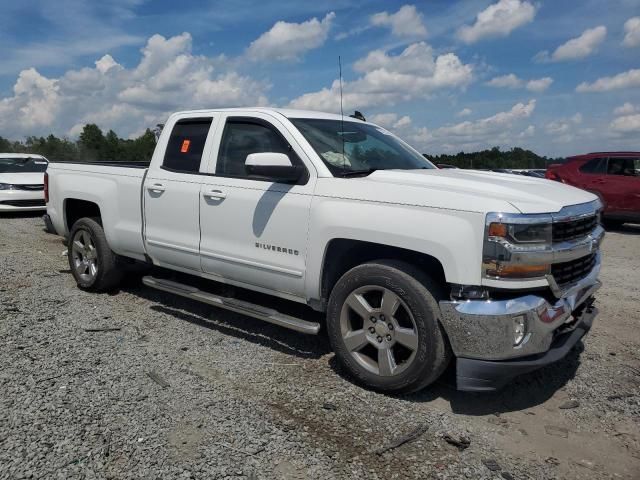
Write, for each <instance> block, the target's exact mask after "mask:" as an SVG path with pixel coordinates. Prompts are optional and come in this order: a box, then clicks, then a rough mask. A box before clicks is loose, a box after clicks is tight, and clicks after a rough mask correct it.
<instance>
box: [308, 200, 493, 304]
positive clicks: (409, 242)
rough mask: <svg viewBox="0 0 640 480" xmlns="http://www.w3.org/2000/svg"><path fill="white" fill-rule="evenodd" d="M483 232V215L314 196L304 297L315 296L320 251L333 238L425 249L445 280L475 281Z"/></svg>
mask: <svg viewBox="0 0 640 480" xmlns="http://www.w3.org/2000/svg"><path fill="white" fill-rule="evenodd" d="M483 232H484V216H483V215H482V214H480V213H474V212H464V211H458V210H444V209H436V208H426V207H418V206H409V205H397V204H389V203H376V202H366V201H354V200H348V199H341V198H327V197H315V198H314V200H313V202H312V207H311V222H310V229H309V253H308V260H307V276H306V284H305V290H306V294H307V298H309V299H319V298H320V297H321V278H322V267H323V263H324V262H325V258H324V257H325V252H326V248H327V245H328V244H329V242H330V241H331V240H333V239H335V238H344V239H351V240H359V241H366V242H373V243H377V244H381V245H386V246H390V247H398V248H403V249H406V250H411V251H415V252H419V253H423V254H427V255H430V256H432V257H434V258H436V259H437V260H438V261H439V262H440V263H441V264H442V267H443V270H444V274H445V278H446V280H447V282H450V283H459V284H465V285H480V280H481V260H482V236H483ZM326 261H327V262H330V261H331V259H330V258H327V259H326Z"/></svg>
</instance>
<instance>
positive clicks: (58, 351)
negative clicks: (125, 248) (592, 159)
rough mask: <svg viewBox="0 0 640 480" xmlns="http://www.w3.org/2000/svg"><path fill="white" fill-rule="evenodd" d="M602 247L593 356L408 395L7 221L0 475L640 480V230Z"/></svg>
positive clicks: (322, 351) (1, 296) (271, 330)
mask: <svg viewBox="0 0 640 480" xmlns="http://www.w3.org/2000/svg"><path fill="white" fill-rule="evenodd" d="M603 248H604V255H605V256H604V267H603V272H602V276H601V278H602V280H603V282H604V287H603V288H602V290H601V291H600V293H599V295H598V300H597V303H596V305H597V306H598V308H599V309H600V316H599V317H598V319H597V320H596V324H595V326H594V328H593V330H592V332H591V333H590V335H589V336H588V337H587V338H586V339H585V342H584V347H583V348H582V347H579V348H577V349H576V350H574V351H573V352H572V353H571V354H570V355H569V356H568V358H566V359H564V360H563V361H561V362H559V363H557V364H556V365H553V366H551V367H548V368H546V369H544V370H541V371H539V372H535V373H533V374H530V375H527V376H525V377H521V378H520V379H519V380H517V381H516V382H514V383H513V384H511V385H510V386H509V387H507V388H506V389H505V390H503V391H502V392H499V393H496V394H485V395H478V394H468V393H467V394H465V393H460V392H456V391H454V390H453V389H452V388H451V387H450V386H449V385H448V384H447V382H446V381H443V382H441V383H439V384H437V385H435V386H434V387H433V388H431V389H429V390H426V391H424V392H421V393H419V394H414V395H409V396H401V397H398V396H386V395H381V394H376V393H374V392H370V391H367V390H364V389H362V388H359V387H356V386H355V385H353V384H352V383H350V382H349V380H348V379H347V378H345V377H344V375H343V374H342V372H340V371H339V369H338V368H337V366H336V364H335V359H334V357H333V354H332V353H331V351H330V349H329V346H328V342H327V339H326V337H325V336H323V335H320V336H318V337H309V336H304V335H301V334H297V333H295V332H290V331H287V330H284V329H281V328H278V327H275V326H271V325H268V324H265V323H261V322H259V321H257V320H252V319H250V318H247V317H243V316H241V315H236V314H234V313H230V312H226V311H224V310H217V309H215V308H212V307H208V306H206V305H201V304H198V303H195V302H191V301H187V300H184V299H180V298H178V297H174V296H171V295H169V294H163V293H161V292H157V291H154V290H151V289H149V288H146V287H143V286H141V285H140V284H139V283H136V282H135V281H130V282H129V285H128V286H125V287H123V288H122V290H121V291H119V292H117V293H115V294H104V295H96V294H89V293H85V292H82V291H80V290H79V289H77V288H76V286H75V283H74V281H73V278H72V276H71V275H70V273H69V272H68V265H67V263H66V258H65V257H62V256H61V252H62V251H63V250H64V246H63V244H62V241H61V239H60V238H59V237H56V236H53V235H48V234H46V233H44V231H43V225H42V221H41V220H40V218H38V217H37V216H24V215H23V216H4V217H2V218H0V344H1V348H0V365H1V369H0V478H3V479H4V478H61V479H67V478H203V479H205V478H206V479H211V478H216V479H217V478H248V479H271V478H278V479H306V478H313V479H315V478H318V479H330V478H367V479H369V478H373V479H375V478H379V479H382V478H452V479H458V478H472V479H489V478H492V479H501V478H504V479H510V478H516V479H523V478H531V479H547V478H548V479H551V478H576V479H577V478H581V479H585V478H593V479H596V478H597V479H605V478H629V479H631V478H640V350H639V348H638V347H639V346H640V329H639V328H638V322H639V321H640V302H639V300H638V299H639V298H640V227H627V228H626V229H625V230H624V231H620V232H613V233H609V234H608V236H607V238H606V240H605V243H604V247H603ZM90 329H113V330H111V331H87V330H90ZM412 433H413V434H414V435H413V436H415V437H417V438H416V439H415V440H413V441H410V442H407V443H405V444H403V445H401V446H395V445H396V444H397V443H399V441H401V440H403V439H407V438H408V437H411V436H412ZM447 436H449V437H450V438H451V439H453V441H455V440H460V439H461V437H463V439H465V438H466V439H468V440H469V442H470V444H469V446H468V448H466V449H463V447H464V445H463V447H461V449H458V448H457V447H456V446H455V445H452V444H450V443H448V442H447V440H446V438H447ZM394 446H395V447H394ZM387 448H388V450H387V451H385V452H383V451H382V450H384V449H387Z"/></svg>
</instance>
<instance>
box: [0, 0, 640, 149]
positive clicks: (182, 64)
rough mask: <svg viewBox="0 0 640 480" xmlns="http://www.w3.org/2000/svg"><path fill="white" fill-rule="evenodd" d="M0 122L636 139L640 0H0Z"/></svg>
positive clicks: (447, 145)
mask: <svg viewBox="0 0 640 480" xmlns="http://www.w3.org/2000/svg"><path fill="white" fill-rule="evenodd" d="M0 45H1V47H0V136H2V137H5V138H10V139H14V140H20V139H24V138H25V137H26V136H29V135H48V134H49V133H53V134H56V135H59V136H66V137H69V138H72V139H73V138H76V137H77V136H78V134H79V133H80V131H81V129H82V126H83V125H84V124H86V123H96V124H98V125H99V126H100V127H101V128H103V129H104V130H108V129H113V130H114V131H115V132H116V133H118V134H119V135H120V136H123V137H135V136H137V135H139V134H141V133H142V132H144V130H145V129H146V128H150V127H154V126H155V125H156V124H157V123H164V121H165V120H166V118H167V116H168V115H169V114H170V113H171V112H173V111H176V110H186V109H193V108H217V107H237V106H275V107H288V108H302V109H311V110H320V111H328V112H339V111H340V95H339V93H340V88H339V86H340V84H339V81H338V79H339V74H338V56H340V57H341V59H342V78H343V81H342V87H343V105H344V111H345V113H352V112H353V110H355V109H357V110H359V111H361V112H363V113H364V114H365V116H366V117H367V119H368V120H371V121H374V122H376V123H378V124H380V125H382V126H384V127H386V128H388V129H389V130H391V131H393V132H395V133H397V134H398V135H399V136H401V137H402V138H404V139H405V140H406V141H408V142H409V143H410V144H412V145H413V146H415V147H416V148H418V149H419V150H420V151H422V152H425V153H430V154H436V153H457V152H459V151H467V152H468V151H475V150H480V149H485V148H490V147H493V146H499V147H500V148H503V149H507V148H511V147H516V146H519V147H522V148H528V149H531V150H533V151H535V152H536V153H538V154H540V155H546V156H551V157H557V156H567V155H572V154H579V153H585V152H588V151H602V150H639V149H640V142H639V141H638V140H639V139H640V0H599V1H596V0H581V1H569V0H563V1H551V0H539V1H535V0H534V1H528V0H463V1H449V0H424V1H414V2H413V3H405V2H395V1H364V0H314V1H313V2H306V1H297V0H279V1H269V0H235V1H229V0H226V1H218V0H210V1H204V0H201V1H196V0H181V1H179V2H176V1H174V0H170V1H165V0H155V1H145V0H112V1H108V0H103V1H100V2H97V1H95V2H94V1H80V0H56V1H55V2H53V1H50V0H22V1H20V2H8V1H3V2H0Z"/></svg>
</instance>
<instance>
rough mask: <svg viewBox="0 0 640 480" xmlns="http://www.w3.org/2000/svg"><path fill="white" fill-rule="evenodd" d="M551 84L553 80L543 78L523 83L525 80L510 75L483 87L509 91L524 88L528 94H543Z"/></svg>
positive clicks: (493, 80) (491, 81) (489, 82)
mask: <svg viewBox="0 0 640 480" xmlns="http://www.w3.org/2000/svg"><path fill="white" fill-rule="evenodd" d="M552 83H553V78H551V77H544V78H538V79H533V80H528V81H525V80H522V79H521V78H518V77H517V76H516V75H514V74H513V73H510V74H508V75H502V76H500V77H495V78H492V79H491V80H489V81H488V82H487V83H486V84H485V85H487V86H489V87H495V88H511V89H516V88H522V87H525V88H526V89H527V90H529V91H530V92H536V93H540V92H544V91H545V90H546V89H547V88H549V86H550V85H551V84H552Z"/></svg>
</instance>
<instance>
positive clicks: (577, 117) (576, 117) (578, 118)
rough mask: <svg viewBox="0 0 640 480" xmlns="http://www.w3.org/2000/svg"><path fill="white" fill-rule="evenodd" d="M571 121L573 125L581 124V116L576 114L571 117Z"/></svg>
mask: <svg viewBox="0 0 640 480" xmlns="http://www.w3.org/2000/svg"><path fill="white" fill-rule="evenodd" d="M571 121H572V122H573V123H575V124H576V125H579V124H581V123H582V114H581V113H576V114H575V115H574V116H573V117H571Z"/></svg>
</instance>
